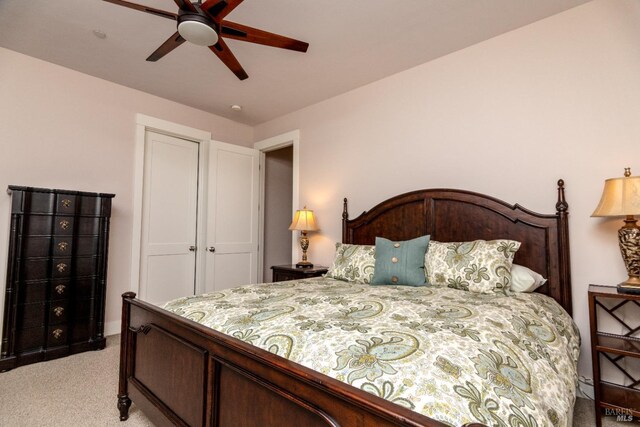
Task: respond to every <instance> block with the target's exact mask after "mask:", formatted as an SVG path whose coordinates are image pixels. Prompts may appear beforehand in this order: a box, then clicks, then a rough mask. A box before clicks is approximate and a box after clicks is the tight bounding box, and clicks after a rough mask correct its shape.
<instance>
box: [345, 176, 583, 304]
mask: <svg viewBox="0 0 640 427" xmlns="http://www.w3.org/2000/svg"><path fill="white" fill-rule="evenodd" d="M568 207H569V206H568V204H567V202H566V201H565V197H564V181H563V180H559V181H558V202H557V203H556V213H555V214H551V215H543V214H538V213H535V212H533V211H530V210H528V209H525V208H523V207H521V206H519V205H517V204H516V205H510V204H508V203H505V202H503V201H501V200H498V199H496V198H493V197H490V196H486V195H484V194H479V193H473V192H470V191H463V190H449V189H429V190H418V191H412V192H410V193H405V194H401V195H399V196H395V197H392V198H390V199H388V200H385V201H384V202H382V203H380V204H378V205H377V206H375V207H374V208H372V209H370V210H369V211H366V212H364V213H362V215H360V216H359V217H357V218H355V219H352V220H350V219H349V214H348V211H347V199H346V198H345V199H344V211H343V213H342V242H343V243H352V244H360V245H373V244H374V243H375V238H376V236H380V237H385V238H387V239H390V240H407V239H412V238H415V237H419V236H423V235H425V234H429V235H431V239H433V240H437V241H439V242H460V241H470V240H477V239H484V240H493V239H512V240H517V241H519V242H522V245H521V246H520V249H519V250H518V252H517V253H516V257H515V260H514V262H515V263H517V264H520V265H524V266H526V267H529V268H530V269H532V270H534V271H537V272H538V273H540V274H542V275H543V276H544V277H546V278H547V279H548V280H547V283H546V284H545V285H544V286H542V287H540V288H539V289H538V290H537V292H541V293H543V294H546V295H548V296H550V297H552V298H554V299H555V300H556V301H558V303H559V304H560V305H561V306H562V307H564V309H565V310H566V311H567V312H568V313H569V314H571V313H572V309H571V308H572V307H571V271H570V266H569V224H568V218H567V216H568Z"/></svg>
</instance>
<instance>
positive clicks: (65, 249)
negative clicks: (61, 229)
mask: <svg viewBox="0 0 640 427" xmlns="http://www.w3.org/2000/svg"><path fill="white" fill-rule="evenodd" d="M72 253H73V239H71V236H56V237H54V238H53V256H55V257H61V256H62V257H64V256H71V254H72Z"/></svg>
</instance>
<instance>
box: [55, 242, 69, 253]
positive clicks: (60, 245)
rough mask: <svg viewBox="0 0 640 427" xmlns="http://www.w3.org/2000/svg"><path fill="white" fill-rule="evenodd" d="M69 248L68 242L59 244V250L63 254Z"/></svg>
mask: <svg viewBox="0 0 640 427" xmlns="http://www.w3.org/2000/svg"><path fill="white" fill-rule="evenodd" d="M68 247H69V244H68V243H67V242H60V243H58V249H60V251H61V252H64V251H66V250H67V248H68Z"/></svg>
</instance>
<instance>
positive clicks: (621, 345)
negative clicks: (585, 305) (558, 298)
mask: <svg viewBox="0 0 640 427" xmlns="http://www.w3.org/2000/svg"><path fill="white" fill-rule="evenodd" d="M623 307H626V308H625V313H626V316H624V317H623V316H622V312H623V310H622V309H623ZM599 315H608V316H607V317H609V318H610V319H613V321H614V322H613V323H614V324H615V325H616V327H617V329H618V330H624V332H620V333H608V332H604V331H602V330H601V328H602V325H601V324H599V320H605V319H604V318H603V319H599ZM589 319H590V323H591V356H592V358H593V387H594V391H595V407H596V426H597V427H601V426H602V414H603V410H604V414H605V415H610V416H615V417H616V419H617V420H618V421H629V420H631V419H632V417H633V418H635V419H637V418H636V417H640V373H638V372H634V370H633V367H632V366H627V365H625V363H624V359H625V358H627V357H629V358H637V359H640V295H631V294H621V293H618V291H617V289H616V287H615V286H600V285H590V286H589ZM600 323H603V322H600ZM605 361H606V364H607V365H608V366H612V367H615V368H617V370H619V371H620V372H621V373H622V375H623V376H624V378H626V379H627V380H628V381H626V382H627V383H628V384H630V385H623V384H615V383H613V382H609V381H605V380H603V379H602V372H601V369H600V367H601V362H605ZM636 371H637V370H636Z"/></svg>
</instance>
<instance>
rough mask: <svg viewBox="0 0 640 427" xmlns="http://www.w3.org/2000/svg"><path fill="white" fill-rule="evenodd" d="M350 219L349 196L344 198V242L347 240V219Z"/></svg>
mask: <svg viewBox="0 0 640 427" xmlns="http://www.w3.org/2000/svg"><path fill="white" fill-rule="evenodd" d="M348 219H349V212H348V211H347V198H346V197H345V198H344V202H343V206H342V242H343V243H344V242H346V241H347V220H348Z"/></svg>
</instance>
